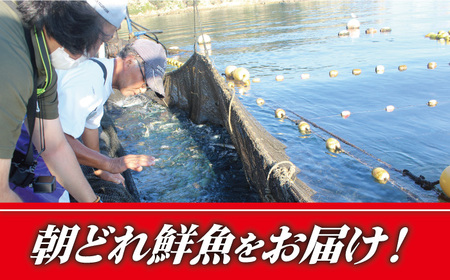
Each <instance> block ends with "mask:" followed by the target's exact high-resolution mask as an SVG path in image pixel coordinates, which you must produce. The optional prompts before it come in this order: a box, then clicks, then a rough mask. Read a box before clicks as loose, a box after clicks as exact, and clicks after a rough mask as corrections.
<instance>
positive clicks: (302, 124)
mask: <svg viewBox="0 0 450 280" xmlns="http://www.w3.org/2000/svg"><path fill="white" fill-rule="evenodd" d="M298 130H300V132H301V133H302V134H309V133H311V127H310V126H309V124H308V123H307V122H300V123H299V124H298Z"/></svg>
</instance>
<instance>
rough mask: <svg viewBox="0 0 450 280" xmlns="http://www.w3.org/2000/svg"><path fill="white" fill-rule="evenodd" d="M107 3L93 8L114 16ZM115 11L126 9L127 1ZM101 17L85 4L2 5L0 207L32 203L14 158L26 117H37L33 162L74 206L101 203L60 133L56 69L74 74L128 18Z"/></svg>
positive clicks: (37, 2)
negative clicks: (45, 170)
mask: <svg viewBox="0 0 450 280" xmlns="http://www.w3.org/2000/svg"><path fill="white" fill-rule="evenodd" d="M108 2H109V1H98V2H97V4H100V3H102V4H103V6H104V7H105V8H106V9H107V10H108V11H117V10H115V9H110V7H111V6H109V4H108ZM120 5H121V7H122V6H123V7H125V6H126V1H122V3H120ZM101 14H102V12H100V11H99V9H96V8H95V7H94V4H92V5H91V4H88V3H87V2H86V1H23V2H20V4H19V5H16V4H15V3H14V2H12V1H0V60H1V61H2V64H1V66H0V82H1V84H2V89H1V90H0V94H1V98H0V118H1V119H2V122H1V123H0V130H1V131H2V133H1V135H0V202H22V201H36V200H35V197H36V196H35V195H34V194H33V193H32V191H31V195H30V196H27V195H26V194H23V195H22V194H21V193H20V192H21V191H22V190H23V191H24V192H26V193H28V194H29V193H30V192H29V189H31V188H30V187H29V185H28V184H27V183H25V182H27V181H28V180H22V178H23V176H22V173H23V172H22V171H21V170H25V169H23V168H22V163H23V161H22V160H21V159H20V157H19V158H17V157H16V156H15V155H16V151H18V150H17V149H16V147H15V146H16V144H18V143H17V140H18V137H19V135H20V133H21V129H20V128H21V125H22V124H23V122H24V117H25V115H26V114H27V115H31V116H32V115H34V112H33V111H36V121H34V118H32V117H30V120H32V121H31V122H28V120H25V121H26V122H27V123H28V125H33V124H36V125H34V135H33V144H34V146H35V147H38V149H39V152H41V153H40V154H39V155H38V156H37V157H36V156H35V157H33V158H32V160H33V161H32V162H35V161H38V160H42V159H44V160H45V162H46V163H47V165H48V167H49V170H50V171H51V173H52V174H53V175H55V176H56V178H57V179H58V181H59V182H61V184H62V185H63V186H64V188H65V189H66V190H67V191H69V193H70V194H71V195H72V196H73V197H74V198H75V199H76V200H77V201H79V202H97V201H98V197H97V196H96V195H95V193H94V192H93V191H92V189H91V187H90V185H89V183H88V182H87V181H86V179H85V178H84V176H83V173H82V172H81V169H80V168H79V166H78V163H77V161H76V157H75V155H74V153H73V150H72V149H71V148H70V146H69V145H68V143H67V141H66V140H65V137H64V134H63V131H62V129H61V125H60V122H59V116H58V108H57V106H58V98H57V92H56V83H57V75H56V73H55V69H70V68H73V67H76V66H77V65H78V64H79V63H81V62H82V61H83V60H86V58H87V56H89V55H93V54H95V53H96V52H97V51H98V48H99V46H100V44H101V43H102V42H104V41H107V40H109V37H111V33H112V32H111V30H112V29H114V31H115V30H116V28H117V25H119V23H120V22H121V21H122V20H123V18H124V17H125V12H120V13H116V12H114V13H113V14H114V16H112V17H111V16H110V15H113V14H107V16H106V15H105V18H104V17H103V16H101ZM114 17H118V20H114V19H113V18H114ZM119 20H120V22H119ZM110 22H112V23H110ZM11 46H14V47H11ZM34 96H37V98H36V99H37V103H38V107H37V108H38V110H36V109H34V108H33V107H34V105H33V104H36V101H29V100H33V99H31V98H30V97H32V98H34ZM28 105H31V106H28ZM27 112H28V113H27ZM31 113H32V114H31ZM44 127H45V133H44ZM39 136H40V137H39ZM42 139H44V140H45V141H41V140H42ZM29 145H31V144H29V142H28V143H26V146H27V147H28V146H29ZM26 150H27V149H26ZM26 150H25V151H26ZM19 153H20V152H19ZM13 154H14V155H13ZM11 167H14V168H15V169H12V168H11ZM30 167H32V166H30ZM26 170H33V169H31V168H30V169H26ZM10 171H13V172H10ZM16 171H18V172H16ZM27 172H28V171H27ZM15 175H18V176H19V177H20V178H19V179H20V181H16V178H17V177H15ZM29 175H31V176H33V175H35V173H34V172H32V171H31V172H28V173H27V174H25V177H27V178H28V177H29ZM12 178H14V179H12ZM15 182H18V183H17V184H15ZM37 201H48V200H46V199H43V200H39V199H38V200H37ZM52 201H54V200H52ZM56 201H58V200H56Z"/></svg>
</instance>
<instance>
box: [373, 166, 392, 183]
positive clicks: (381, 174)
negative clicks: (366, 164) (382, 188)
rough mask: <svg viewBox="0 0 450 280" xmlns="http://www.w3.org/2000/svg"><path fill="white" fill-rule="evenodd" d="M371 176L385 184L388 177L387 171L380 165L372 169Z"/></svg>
mask: <svg viewBox="0 0 450 280" xmlns="http://www.w3.org/2000/svg"><path fill="white" fill-rule="evenodd" d="M372 176H373V177H374V178H375V180H377V182H378V183H380V184H386V183H387V181H389V178H390V175H389V173H388V172H387V171H386V170H384V169H383V168H381V167H376V168H374V169H372Z"/></svg>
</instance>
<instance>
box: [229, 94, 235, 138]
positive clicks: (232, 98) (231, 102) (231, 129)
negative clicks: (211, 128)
mask: <svg viewBox="0 0 450 280" xmlns="http://www.w3.org/2000/svg"><path fill="white" fill-rule="evenodd" d="M235 95H236V90H235V89H234V88H233V95H232V96H231V100H230V106H229V107H228V126H229V127H230V134H233V127H232V126H231V105H233V100H234V96H235Z"/></svg>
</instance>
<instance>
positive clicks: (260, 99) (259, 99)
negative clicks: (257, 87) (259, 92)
mask: <svg viewBox="0 0 450 280" xmlns="http://www.w3.org/2000/svg"><path fill="white" fill-rule="evenodd" d="M264 103H266V101H264V99H262V98H258V99H256V104H258V105H259V106H262V105H264Z"/></svg>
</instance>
